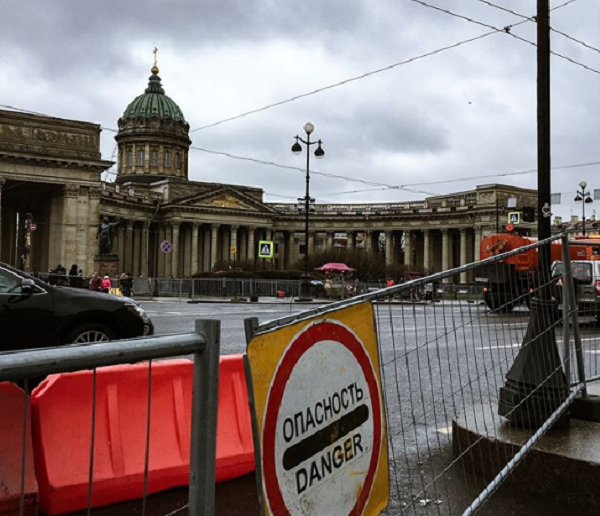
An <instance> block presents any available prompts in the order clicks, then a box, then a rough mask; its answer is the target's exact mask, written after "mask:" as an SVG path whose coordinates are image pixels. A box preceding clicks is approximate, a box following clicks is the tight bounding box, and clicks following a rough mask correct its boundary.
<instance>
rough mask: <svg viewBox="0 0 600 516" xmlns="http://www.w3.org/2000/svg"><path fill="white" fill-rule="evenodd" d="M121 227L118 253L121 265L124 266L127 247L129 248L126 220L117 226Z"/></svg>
mask: <svg viewBox="0 0 600 516" xmlns="http://www.w3.org/2000/svg"><path fill="white" fill-rule="evenodd" d="M117 228H118V229H119V241H118V247H117V249H118V254H119V267H122V266H123V263H124V261H125V249H127V247H126V245H125V221H123V222H122V223H121V224H119V225H118V226H117Z"/></svg>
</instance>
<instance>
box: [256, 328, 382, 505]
mask: <svg viewBox="0 0 600 516" xmlns="http://www.w3.org/2000/svg"><path fill="white" fill-rule="evenodd" d="M324 340H333V341H335V342H338V343H339V344H341V345H342V346H344V347H345V348H346V349H348V351H350V353H352V355H353V356H354V358H355V359H356V361H357V362H358V364H359V365H360V368H361V369H362V371H363V373H364V375H365V380H366V382H367V385H368V387H369V394H370V397H371V404H372V407H373V455H372V457H371V461H370V463H369V470H368V472H367V476H366V478H365V482H364V484H363V488H362V490H361V492H360V495H359V497H358V500H357V501H356V504H355V505H354V507H353V508H352V510H351V511H350V513H349V514H348V516H360V515H361V514H362V511H363V509H364V507H365V505H366V503H367V499H368V497H369V494H370V492H371V487H372V486H373V482H374V480H375V473H376V471H377V464H378V462H379V454H380V448H381V433H382V429H381V402H380V399H379V388H378V385H377V380H376V378H375V374H374V372H373V367H372V365H371V361H370V359H369V356H368V355H367V353H366V352H365V350H364V348H363V346H362V344H361V343H360V341H359V340H358V339H357V338H356V336H355V335H354V334H353V333H352V332H351V331H349V330H348V329H347V328H346V327H344V326H342V325H340V324H336V323H333V322H331V321H327V322H321V323H318V324H315V325H313V326H309V327H308V329H306V330H305V331H304V332H303V333H301V334H300V335H299V336H298V337H296V339H295V340H294V342H293V343H292V344H291V345H290V347H289V349H288V351H287V352H286V353H285V355H284V357H283V359H282V360H281V362H280V364H279V367H278V369H277V373H276V374H275V377H274V379H273V384H272V386H271V390H270V392H269V396H268V399H267V405H266V408H265V421H264V425H263V440H262V448H263V475H264V479H265V490H266V493H267V497H268V500H269V506H270V507H271V510H272V511H273V513H274V514H276V515H277V516H280V515H281V516H291V515H290V512H289V511H288V509H287V507H286V505H285V501H284V499H283V494H282V493H281V488H280V486H279V481H278V478H277V470H276V465H275V436H276V431H277V419H278V417H279V410H280V408H281V402H282V401H283V395H284V393H285V387H286V385H287V383H288V380H289V379H290V376H291V374H292V371H293V369H294V367H295V365H296V364H297V363H298V361H299V360H300V358H301V357H302V356H303V355H304V353H306V352H307V351H308V350H309V349H310V348H312V347H313V346H314V345H315V344H318V343H319V342H321V341H324Z"/></svg>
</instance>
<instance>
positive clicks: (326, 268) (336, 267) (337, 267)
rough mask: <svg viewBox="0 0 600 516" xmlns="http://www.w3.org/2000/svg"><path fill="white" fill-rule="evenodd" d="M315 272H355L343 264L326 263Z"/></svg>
mask: <svg viewBox="0 0 600 516" xmlns="http://www.w3.org/2000/svg"><path fill="white" fill-rule="evenodd" d="M315 270H316V271H323V272H356V269H353V268H352V267H348V266H347V265H346V264H345V263H326V264H325V265H323V266H321V267H317V268H316V269H315Z"/></svg>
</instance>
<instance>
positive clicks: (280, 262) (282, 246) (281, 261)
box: [277, 237, 287, 271]
mask: <svg viewBox="0 0 600 516" xmlns="http://www.w3.org/2000/svg"><path fill="white" fill-rule="evenodd" d="M277 247H278V249H277V270H280V271H282V270H285V262H286V257H287V245H286V243H285V237H283V238H281V239H279V240H278V242H277Z"/></svg>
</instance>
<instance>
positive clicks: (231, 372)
mask: <svg viewBox="0 0 600 516" xmlns="http://www.w3.org/2000/svg"><path fill="white" fill-rule="evenodd" d="M192 374H193V365H192V363H191V362H190V361H189V360H165V361H159V362H153V365H152V384H151V412H150V420H151V425H150V428H151V430H150V443H149V459H148V487H147V492H148V494H151V493H155V492H158V491H162V490H165V489H169V488H172V487H177V486H185V485H188V483H189V456H190V428H191V396H192ZM92 389H93V373H92V372H91V371H81V372H77V373H68V374H59V375H52V376H50V377H49V378H47V379H46V380H45V381H44V382H43V383H42V384H41V385H40V386H39V387H38V388H37V389H36V391H35V392H34V395H33V397H32V407H33V425H34V426H33V435H34V447H35V457H36V471H37V475H38V482H39V486H40V494H39V498H40V509H41V510H42V511H43V512H44V513H45V514H47V515H48V516H53V515H58V514H66V513H69V512H74V511H77V510H81V509H85V508H86V507H87V499H88V480H89V462H90V446H91V432H92V412H93V407H92ZM147 406H148V364H147V363H145V364H135V365H126V366H113V367H105V368H99V369H98V370H97V374H96V409H95V439H94V447H95V450H94V467H93V485H92V504H91V505H92V507H100V506H105V505H111V504H114V503H118V502H122V501H126V500H133V499H137V498H141V497H142V496H143V488H144V465H145V453H146V438H147V437H146V433H147V432H146V425H147ZM253 457H254V455H253V446H252V431H251V426H250V413H249V409H248V396H247V391H246V386H245V380H244V374H243V361H242V357H241V356H235V357H222V359H221V371H220V385H219V425H218V433H217V471H216V479H217V481H222V480H227V479H231V478H235V477H236V476H239V475H241V474H246V473H248V472H250V471H252V470H253V469H254V458H253Z"/></svg>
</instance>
